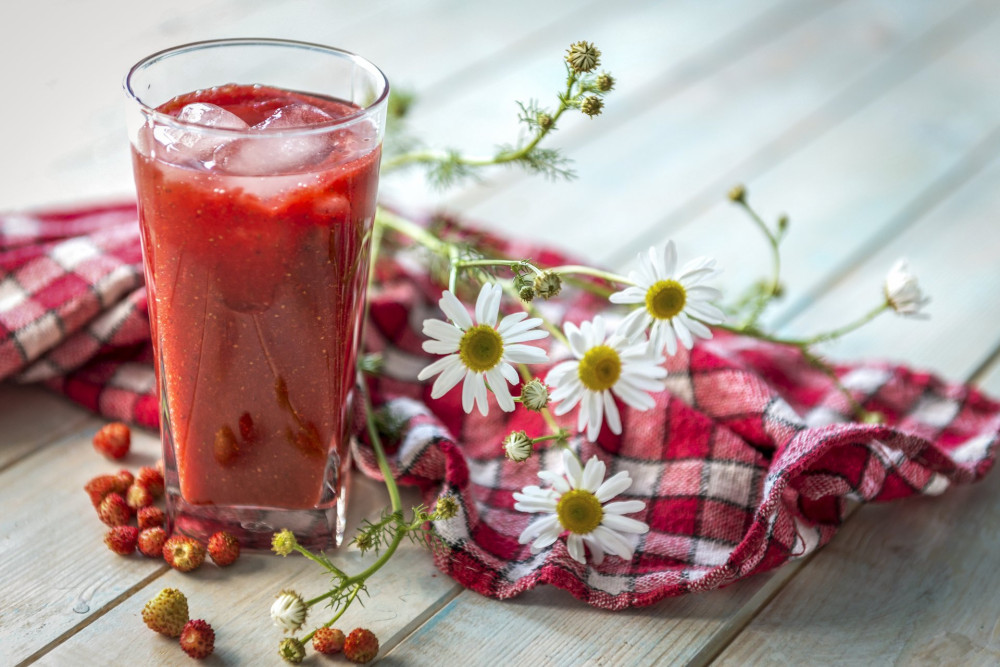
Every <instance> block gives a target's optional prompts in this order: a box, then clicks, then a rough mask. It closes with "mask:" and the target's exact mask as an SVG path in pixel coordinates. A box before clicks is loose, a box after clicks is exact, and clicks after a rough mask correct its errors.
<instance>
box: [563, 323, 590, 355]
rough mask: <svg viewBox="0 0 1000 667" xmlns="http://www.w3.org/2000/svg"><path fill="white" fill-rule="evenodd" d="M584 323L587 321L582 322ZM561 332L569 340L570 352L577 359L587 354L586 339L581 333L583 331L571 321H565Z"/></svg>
mask: <svg viewBox="0 0 1000 667" xmlns="http://www.w3.org/2000/svg"><path fill="white" fill-rule="evenodd" d="M584 324H587V323H586V322H584ZM563 332H564V333H565V334H566V340H567V341H568V342H569V349H570V352H572V353H573V356H574V357H576V358H577V359H582V358H583V355H585V354H587V339H586V337H585V336H584V335H583V331H582V330H580V329H578V328H577V327H575V326H574V325H573V323H572V322H567V323H566V326H564V327H563Z"/></svg>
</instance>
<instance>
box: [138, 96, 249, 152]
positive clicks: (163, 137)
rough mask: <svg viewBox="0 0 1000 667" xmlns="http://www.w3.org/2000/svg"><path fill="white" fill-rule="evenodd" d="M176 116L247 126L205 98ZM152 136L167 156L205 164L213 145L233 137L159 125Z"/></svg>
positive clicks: (229, 126) (189, 120)
mask: <svg viewBox="0 0 1000 667" xmlns="http://www.w3.org/2000/svg"><path fill="white" fill-rule="evenodd" d="M177 120H179V121H183V122H185V123H191V124H194V125H201V126H204V127H209V128H219V129H226V130H245V129H247V128H249V127H250V126H249V125H247V124H246V123H245V122H243V119H242V118H240V117H239V116H237V115H236V114H234V113H231V112H229V111H226V110H225V109H223V108H222V107H220V106H216V105H215V104H207V103H205V102H195V103H194V104H188V105H186V106H185V107H184V108H183V109H181V112H180V113H179V114H177ZM153 136H154V137H155V138H156V140H157V141H158V142H159V143H160V144H161V145H162V146H163V148H164V150H165V152H166V155H165V157H166V159H167V160H168V161H170V162H174V163H177V164H194V163H200V164H202V165H205V164H207V163H208V162H210V161H211V160H212V156H213V155H214V153H215V151H216V149H218V148H219V147H220V146H223V145H225V144H227V143H229V142H230V141H232V140H233V138H230V137H225V136H220V135H218V134H211V133H207V132H199V131H197V130H183V129H180V128H176V127H167V126H162V125H161V126H158V127H156V128H155V129H154V130H153Z"/></svg>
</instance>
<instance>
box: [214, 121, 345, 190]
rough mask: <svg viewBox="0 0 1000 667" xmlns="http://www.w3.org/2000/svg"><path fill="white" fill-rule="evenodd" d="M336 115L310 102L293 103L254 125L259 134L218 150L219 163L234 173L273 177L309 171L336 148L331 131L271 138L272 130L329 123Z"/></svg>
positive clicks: (216, 158) (253, 129)
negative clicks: (333, 145)
mask: <svg viewBox="0 0 1000 667" xmlns="http://www.w3.org/2000/svg"><path fill="white" fill-rule="evenodd" d="M332 120H333V116H331V115H330V114H328V113H326V112H325V111H323V110H322V109H319V108H317V107H314V106H312V105H310V104H289V105H287V106H283V107H281V108H280V109H276V110H275V111H274V113H272V114H271V115H270V116H268V117H267V118H265V119H264V120H262V121H261V122H259V123H257V124H256V125H254V126H253V127H252V128H250V129H251V130H252V131H254V132H255V133H259V136H255V137H253V138H247V139H239V140H237V141H234V142H232V143H229V144H227V145H224V146H220V147H219V148H218V149H217V150H216V151H215V162H216V164H217V165H219V166H220V167H221V168H222V169H224V170H225V171H227V172H229V173H231V174H240V175H245V176H270V175H277V174H283V173H284V174H288V173H295V172H301V171H305V170H306V169H308V168H309V167H312V166H313V165H316V164H319V163H320V162H322V161H323V160H324V159H325V158H326V157H327V156H328V155H329V154H330V150H331V147H332V141H331V136H330V133H327V132H323V133H319V134H299V135H292V136H276V137H268V136H267V135H268V133H270V132H279V131H282V130H288V129H292V128H302V127H308V126H311V125H318V124H321V123H328V122H330V121H332Z"/></svg>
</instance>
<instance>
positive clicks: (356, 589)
mask: <svg viewBox="0 0 1000 667" xmlns="http://www.w3.org/2000/svg"><path fill="white" fill-rule="evenodd" d="M362 588H363V587H362V585H361V584H356V585H355V586H354V588H353V589H352V590H351V592H350V594H348V596H347V598H346V600H345V601H344V604H343V605H341V607H340V609H339V610H338V611H337V613H336V614H334V616H333V618H331V619H330V620H329V621H327V622H326V623H324V624H323V625H322V626H320V627H323V628H328V627H330V626H331V625H333V624H334V623H336V622H337V621H339V620H340V617H341V616H343V615H344V612H345V611H347V608H348V607H350V606H351V603H352V602H354V598H356V597H358V593H359V592H361V589H362ZM325 597H327V596H325V595H324V596H321V597H319V598H315V599H313V600H309V601H308V602H306V606H307V607H311V606H312V605H313V603H314V602H319V601H320V600H322V599H324V598H325ZM315 634H316V630H313V631H312V632H310V633H309V634H307V635H305V636H303V637H302V639H301V641H302V643H303V644H305V643H306V642H308V641H309V640H310V639H312V638H313V635H315Z"/></svg>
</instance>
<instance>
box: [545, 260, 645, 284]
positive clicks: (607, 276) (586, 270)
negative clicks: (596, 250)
mask: <svg viewBox="0 0 1000 667" xmlns="http://www.w3.org/2000/svg"><path fill="white" fill-rule="evenodd" d="M548 271H551V272H552V273H558V274H560V275H562V274H568V275H578V276H593V277H595V278H601V279H602V280H607V281H608V282H609V283H618V284H621V285H635V283H634V282H632V281H631V280H629V279H628V278H626V277H624V276H620V275H618V274H617V273H611V272H610V271H602V270H601V269H595V268H594V267H592V266H580V265H578V264H567V265H565V266H556V267H553V268H551V269H548Z"/></svg>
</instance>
